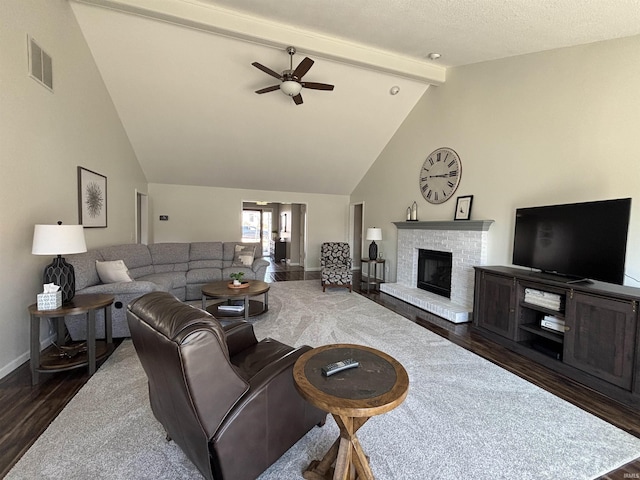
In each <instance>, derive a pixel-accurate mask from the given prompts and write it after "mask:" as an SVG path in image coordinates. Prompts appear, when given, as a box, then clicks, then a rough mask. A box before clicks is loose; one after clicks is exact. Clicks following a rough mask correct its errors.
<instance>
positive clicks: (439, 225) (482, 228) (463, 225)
mask: <svg viewBox="0 0 640 480" xmlns="http://www.w3.org/2000/svg"><path fill="white" fill-rule="evenodd" d="M492 223H493V220H435V221H431V222H412V221H404V222H393V224H394V225H395V226H396V227H397V228H398V229H408V230H467V231H475V232H486V231H487V230H489V227H490V226H491V224H492Z"/></svg>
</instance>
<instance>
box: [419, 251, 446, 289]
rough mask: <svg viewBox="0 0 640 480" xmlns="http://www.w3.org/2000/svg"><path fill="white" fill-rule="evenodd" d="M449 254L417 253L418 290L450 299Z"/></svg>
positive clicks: (435, 252) (436, 252)
mask: <svg viewBox="0 0 640 480" xmlns="http://www.w3.org/2000/svg"><path fill="white" fill-rule="evenodd" d="M451 260H452V254H451V252H438V251H435V250H423V249H420V251H419V252H418V285H417V286H418V288H421V289H423V290H426V291H428V292H432V293H435V294H437V295H442V296H443V297H447V298H451Z"/></svg>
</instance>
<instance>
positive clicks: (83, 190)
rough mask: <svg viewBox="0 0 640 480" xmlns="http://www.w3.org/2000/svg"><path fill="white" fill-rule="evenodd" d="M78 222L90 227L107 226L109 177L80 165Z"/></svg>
mask: <svg viewBox="0 0 640 480" xmlns="http://www.w3.org/2000/svg"><path fill="white" fill-rule="evenodd" d="M78 220H79V221H78V223H80V225H82V226H84V227H87V228H90V227H97V228H105V227H106V226H107V177H105V176H104V175H100V174H99V173H96V172H92V171H91V170H87V169H86V168H82V167H78Z"/></svg>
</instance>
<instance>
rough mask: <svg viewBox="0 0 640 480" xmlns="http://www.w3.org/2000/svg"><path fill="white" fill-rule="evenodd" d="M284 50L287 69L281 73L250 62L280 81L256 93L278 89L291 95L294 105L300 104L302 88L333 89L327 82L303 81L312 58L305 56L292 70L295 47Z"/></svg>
mask: <svg viewBox="0 0 640 480" xmlns="http://www.w3.org/2000/svg"><path fill="white" fill-rule="evenodd" d="M286 50H287V53H288V54H289V69H288V70H284V71H283V72H282V74H278V73H276V72H275V71H273V70H271V69H270V68H269V67H265V66H264V65H261V64H259V63H258V62H253V63H252V64H251V65H253V66H254V67H256V68H257V69H258V70H262V71H263V72H264V73H266V74H267V75H271V76H272V77H274V78H277V79H278V80H280V81H281V82H282V83H281V84H280V85H272V86H270V87H265V88H261V89H260V90H256V93H257V94H262V93H267V92H274V91H276V90H278V89H279V90H280V91H282V93H284V94H285V95H288V96H289V97H291V98H292V99H293V101H294V103H295V104H296V105H300V104H301V103H302V95H301V94H300V92H301V90H302V89H303V88H310V89H312V90H333V85H329V84H328V83H316V82H303V81H302V77H303V76H304V75H305V74H306V73H307V72H308V71H309V69H310V68H311V67H312V66H313V63H314V62H313V60H311V59H310V58H309V57H305V58H304V59H303V60H302V61H301V62H300V63H299V64H298V66H297V67H296V68H295V70H294V69H293V55H294V54H295V53H296V49H295V48H293V47H287V49H286Z"/></svg>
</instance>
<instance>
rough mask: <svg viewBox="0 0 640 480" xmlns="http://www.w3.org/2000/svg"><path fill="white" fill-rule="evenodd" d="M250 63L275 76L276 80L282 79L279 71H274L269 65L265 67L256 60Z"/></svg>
mask: <svg viewBox="0 0 640 480" xmlns="http://www.w3.org/2000/svg"><path fill="white" fill-rule="evenodd" d="M251 65H253V66H254V67H256V68H257V69H259V70H262V71H263V72H264V73H266V74H268V75H271V76H272V77H275V78H277V79H278V80H282V75H280V74H279V73H276V72H274V71H273V70H271V69H270V68H269V67H265V66H264V65H260V64H259V63H258V62H253V63H252V64H251Z"/></svg>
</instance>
